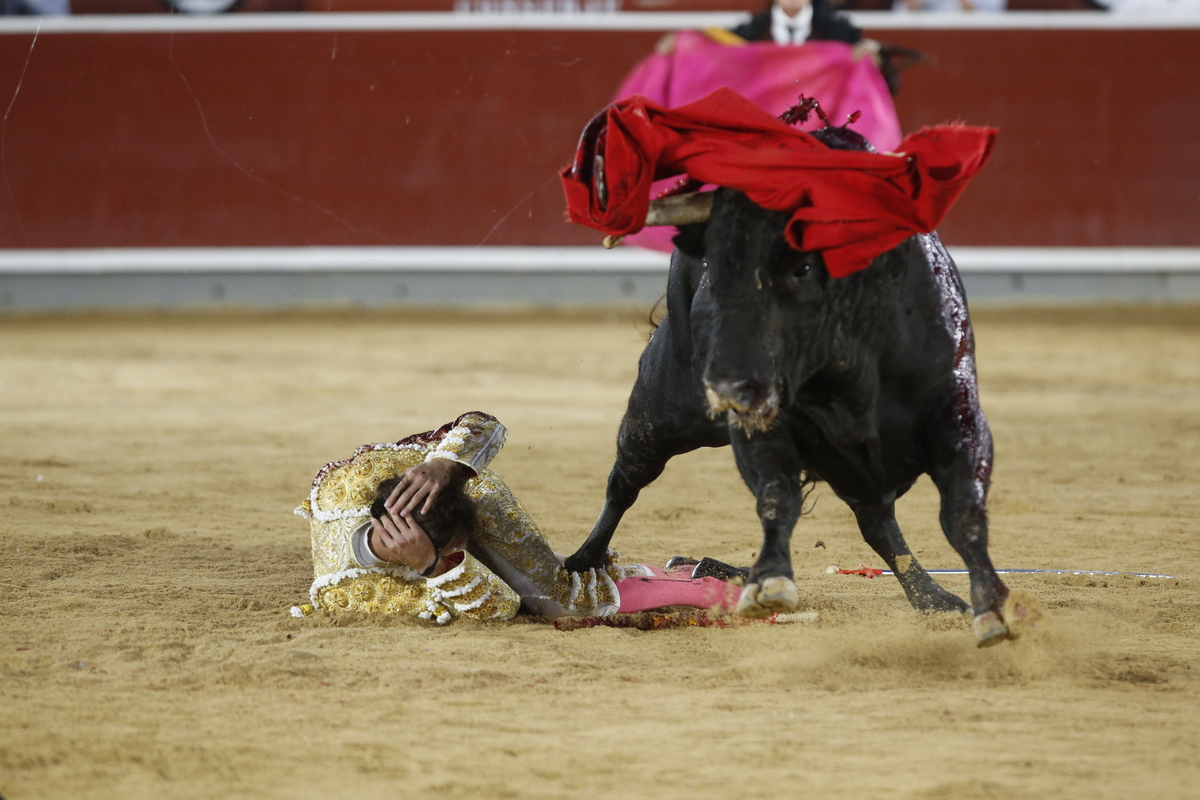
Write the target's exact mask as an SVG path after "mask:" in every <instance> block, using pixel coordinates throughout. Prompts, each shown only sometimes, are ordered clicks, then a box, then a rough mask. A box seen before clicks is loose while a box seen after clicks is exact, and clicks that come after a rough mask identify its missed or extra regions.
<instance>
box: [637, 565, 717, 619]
mask: <svg viewBox="0 0 1200 800" xmlns="http://www.w3.org/2000/svg"><path fill="white" fill-rule="evenodd" d="M651 569H652V570H653V571H654V572H655V573H656V574H662V575H663V577H654V578H642V577H631V578H626V579H625V580H623V581H617V589H618V590H619V591H620V592H621V607H620V608H619V609H618V610H619V611H620V612H621V613H622V614H632V613H635V612H637V611H649V610H650V609H652V608H662V607H663V606H694V607H696V608H713V609H717V610H719V611H733V609H734V608H736V607H737V601H738V597H739V596H740V594H741V589H740V588H739V587H737V586H734V585H733V584H731V583H726V582H725V581H722V580H718V579H717V578H696V579H695V580H692V579H691V578H690V577H683V576H680V577H669V576H668V575H667V574H666V573H662V570H659V569H656V568H654V567H651ZM689 574H690V573H689Z"/></svg>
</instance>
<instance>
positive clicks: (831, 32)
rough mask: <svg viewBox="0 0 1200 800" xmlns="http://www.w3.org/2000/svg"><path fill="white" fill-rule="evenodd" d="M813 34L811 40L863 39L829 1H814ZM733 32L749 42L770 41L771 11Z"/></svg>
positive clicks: (855, 42)
mask: <svg viewBox="0 0 1200 800" xmlns="http://www.w3.org/2000/svg"><path fill="white" fill-rule="evenodd" d="M812 10H813V16H812V33H810V34H809V35H808V38H809V39H819V40H823V41H835V42H846V43H847V44H857V43H858V41H859V40H860V39H862V38H863V34H862V30H861V29H860V28H858V27H857V26H856V25H855V24H854V23H853V22H851V21H850V18H849V17H847V16H846V15H845V14H843V13H842V12H840V11H838V10H837V9H836V8H834V7H833V6H832V5H830V3H829V0H812ZM733 32H734V33H736V34H737V35H738V36H740V37H742V38H743V39H745V40H746V41H748V42H762V41H769V40H770V38H771V9H770V8H768V9H767V10H766V11H764V12H762V13H761V14H755V15H754V16H753V17H751V18H750V19H749V20H747V21H746V22H743V23H742V24H741V25H738V26H737V27H736V28H734V29H733Z"/></svg>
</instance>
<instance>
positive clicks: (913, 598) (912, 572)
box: [853, 503, 970, 614]
mask: <svg viewBox="0 0 1200 800" xmlns="http://www.w3.org/2000/svg"><path fill="white" fill-rule="evenodd" d="M853 510H854V516H855V517H856V518H857V519H858V528H859V530H860V531H862V535H863V539H865V540H866V542H867V544H869V545H871V548H872V549H873V550H874V551H875V552H876V553H878V554H879V556H880V558H882V559H883V560H884V561H885V562H887V565H888V568H889V569H891V570H892V572H893V574H895V576H896V579H897V580H899V581H900V586H901V587H902V588H903V589H904V594H905V595H907V596H908V602H909V603H911V604H912V606H913V608H915V609H917V610H918V611H920V612H922V613H925V614H933V613H938V612H942V611H958V612H966V611H968V610H970V606H968V605H967V604H966V603H965V602H964V601H963V600H962V598H960V597H958V596H957V595H955V594H952V593H950V592H948V591H946V590H945V589H943V588H942V587H941V586H939V585H938V584H937V582H936V581H934V580H933V578H931V577H930V576H929V573H928V572H926V571H925V568H924V567H922V566H921V564H920V563H919V562H918V561H917V558H916V556H914V555H913V554H912V551H911V550H909V548H908V542H906V541H905V540H904V534H902V533H901V532H900V526H899V525H898V524H896V506H895V504H894V503H893V504H891V505H887V506H866V505H859V506H854V507H853Z"/></svg>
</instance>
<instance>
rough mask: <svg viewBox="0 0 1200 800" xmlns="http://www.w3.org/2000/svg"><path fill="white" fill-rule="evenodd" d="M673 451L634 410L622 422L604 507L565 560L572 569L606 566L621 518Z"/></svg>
mask: <svg viewBox="0 0 1200 800" xmlns="http://www.w3.org/2000/svg"><path fill="white" fill-rule="evenodd" d="M672 455H674V453H669V452H667V451H666V450H665V449H664V448H663V447H662V446H661V443H660V442H658V440H657V438H656V436H655V430H654V426H653V425H650V424H648V422H647V421H646V419H645V418H644V417H643V416H641V415H640V414H636V413H634V412H633V409H631V410H630V411H629V412H626V414H625V419H623V420H622V421H621V431H620V433H619V434H618V435H617V460H616V463H615V464H613V468H612V472H610V473H609V475H608V488H607V490H606V492H605V495H604V508H603V509H601V511H600V516H599V518H597V520H596V524H595V525H594V526H593V527H592V532H591V533H590V534H589V535H588V538H587V539H586V540H585V541H584V543H583V544H582V545H580V547H579V549H578V550H576V551H575V553H574V554H573V555H571V556H570V557H569V558H567V560H566V561H565V562H564V566H565V567H566V568H567V569H568V570H569V571H571V572H586V571H587V570H589V569H592V568H600V567H603V566H604V562H605V559H606V558H607V556H608V545H609V542H611V541H612V537H613V534H614V533H615V532H616V530H617V525H618V524H620V522H621V517H623V516H624V515H625V512H626V511H628V510H629V508H630V506H632V505H633V504H634V502H635V501H636V500H637V498H638V494H639V493H641V491H642V489H644V488H645V487H646V486H648V485H649V484H651V483H652V482H654V480H655V479H656V478H658V476H659V475H661V474H662V471H663V469H664V468H665V467H666V465H667V461H668V460H669V459H670V457H671V456H672Z"/></svg>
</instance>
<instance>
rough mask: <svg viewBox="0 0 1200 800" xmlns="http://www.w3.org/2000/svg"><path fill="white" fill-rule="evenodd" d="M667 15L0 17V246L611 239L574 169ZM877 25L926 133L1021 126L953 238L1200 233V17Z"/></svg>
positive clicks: (986, 241) (956, 217) (1183, 240)
mask: <svg viewBox="0 0 1200 800" xmlns="http://www.w3.org/2000/svg"><path fill="white" fill-rule="evenodd" d="M658 35H659V34H658V33H656V32H620V31H529V30H526V31H439V32H418V31H374V32H372V31H288V32H261V31H260V32H249V31H248V32H220V33H217V32H204V33H200V32H175V33H53V34H47V33H43V34H42V35H40V36H39V37H38V38H37V41H36V44H34V45H33V47H32V49H31V47H30V45H31V41H32V39H33V36H32V35H31V34H19V33H5V34H0V103H2V104H3V107H5V108H7V109H8V111H7V114H6V116H5V117H4V119H3V122H2V123H0V166H2V168H3V169H2V170H0V181H2V183H3V186H0V247H6V248H14V247H15V248H22V247H127V246H189V245H197V246H200V245H202V246H223V245H238V246H245V245H306V244H398V245H405V244H413V245H415V244H456V245H462V244H467V245H470V244H488V245H506V244H508V245H517V244H519V245H541V244H586V243H593V242H595V241H596V240H597V238H598V237H597V236H596V235H595V234H593V233H592V232H590V231H588V230H586V229H581V228H579V227H576V226H571V225H568V224H567V223H565V222H564V221H563V202H562V195H561V191H560V189H559V187H558V183H557V180H556V176H555V173H556V170H557V169H558V167H560V166H561V165H562V164H564V163H565V162H566V161H567V160H568V159H569V158H570V155H571V153H572V151H573V149H574V145H575V141H576V138H577V136H578V134H579V132H580V130H581V128H582V127H583V124H584V123H585V122H586V121H587V119H588V118H589V117H590V116H591V115H592V114H593V113H595V112H596V111H597V110H598V109H599V108H601V107H602V106H603V105H604V103H605V102H607V100H608V99H609V95H610V93H611V91H612V90H613V88H614V87H615V86H616V85H617V83H618V82H619V81H620V79H621V78H622V77H623V76H624V74H625V73H626V71H627V70H628V69H629V68H630V67H631V66H632V65H633V64H634V63H635V62H636V61H637V59H638V58H640V57H641V56H642V55H643V54H645V53H646V52H648V51H649V50H650V48H651V47H652V46H653V43H654V42H655V40H656V39H657V38H658ZM877 36H878V38H881V39H884V40H887V41H891V42H895V43H898V44H905V45H909V46H913V47H918V48H920V49H923V50H927V51H929V52H931V53H933V54H934V55H936V56H937V59H938V64H937V65H936V66H929V65H922V66H918V67H916V68H914V69H912V70H910V71H908V72H907V73H906V74H905V85H904V88H903V90H902V92H901V95H900V97H899V100H898V108H899V111H900V116H901V122H902V123H903V124H904V126H905V128H906V129H915V128H916V127H919V126H920V125H923V124H927V123H932V122H938V121H944V120H948V119H959V118H961V119H963V120H966V121H969V122H972V123H986V124H994V125H998V126H999V127H1000V128H1001V136H1000V142H999V146H998V149H997V151H996V155H995V159H994V161H993V162H992V163H991V164H990V165H989V166H988V167H987V168H986V169H985V170H984V172H983V174H982V175H981V176H980V178H978V179H977V181H976V182H975V183H974V184H973V185H972V186H971V187H970V188H969V189H968V191H967V192H966V194H965V195H964V197H963V199H962V200H961V201H960V203H959V205H958V206H956V208H955V209H954V210H953V211H952V212H951V214H950V217H949V218H948V219H947V221H946V223H945V224H944V226H943V233H944V235H945V236H946V238H947V240H948V241H951V242H954V243H957V244H971V245H1189V246H1196V245H1200V226H1197V225H1196V224H1195V223H1196V219H1197V212H1198V211H1200V188H1198V187H1200V148H1197V147H1196V146H1195V144H1194V142H1196V141H1197V140H1198V139H1200V59H1196V58H1195V56H1194V54H1195V53H1196V52H1200V31H1198V30H1176V31H1170V30H1125V31H1120V30H1075V31H1045V30H1037V31H1029V30H1005V31H998V30H971V31H944V30H903V31H902V30H891V31H881V32H879V33H878V34H877ZM18 87H19V88H18ZM10 103H11V105H9V104H10Z"/></svg>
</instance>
